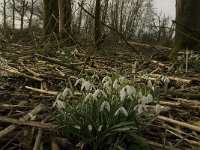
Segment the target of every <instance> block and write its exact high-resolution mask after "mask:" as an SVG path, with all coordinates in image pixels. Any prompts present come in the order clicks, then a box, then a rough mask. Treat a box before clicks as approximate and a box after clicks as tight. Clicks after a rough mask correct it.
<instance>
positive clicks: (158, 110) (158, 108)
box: [155, 104, 161, 115]
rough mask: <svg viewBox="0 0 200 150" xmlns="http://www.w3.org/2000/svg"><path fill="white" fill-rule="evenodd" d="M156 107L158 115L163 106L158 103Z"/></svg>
mask: <svg viewBox="0 0 200 150" xmlns="http://www.w3.org/2000/svg"><path fill="white" fill-rule="evenodd" d="M155 109H156V115H158V114H160V112H161V106H160V104H156V107H155Z"/></svg>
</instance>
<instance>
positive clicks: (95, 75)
mask: <svg viewBox="0 0 200 150" xmlns="http://www.w3.org/2000/svg"><path fill="white" fill-rule="evenodd" d="M91 78H92V79H94V78H97V79H98V80H99V76H98V75H97V74H94V75H93V76H92V77H91Z"/></svg>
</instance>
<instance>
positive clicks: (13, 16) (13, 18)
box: [12, 0, 15, 29]
mask: <svg viewBox="0 0 200 150" xmlns="http://www.w3.org/2000/svg"><path fill="white" fill-rule="evenodd" d="M12 3H13V8H12V27H13V29H15V0H12Z"/></svg>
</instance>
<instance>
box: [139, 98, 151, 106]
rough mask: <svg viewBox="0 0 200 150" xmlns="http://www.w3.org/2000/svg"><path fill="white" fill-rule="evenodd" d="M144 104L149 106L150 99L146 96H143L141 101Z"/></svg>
mask: <svg viewBox="0 0 200 150" xmlns="http://www.w3.org/2000/svg"><path fill="white" fill-rule="evenodd" d="M140 102H141V103H142V105H145V104H148V102H149V101H148V98H147V97H146V96H143V97H142V98H141V99H139V103H140Z"/></svg>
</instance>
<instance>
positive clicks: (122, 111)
mask: <svg viewBox="0 0 200 150" xmlns="http://www.w3.org/2000/svg"><path fill="white" fill-rule="evenodd" d="M120 113H121V114H123V115H124V116H126V117H127V116H128V112H127V110H126V109H125V108H124V107H120V108H119V109H117V110H116V112H115V114H114V116H118V115H119V114H120Z"/></svg>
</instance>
